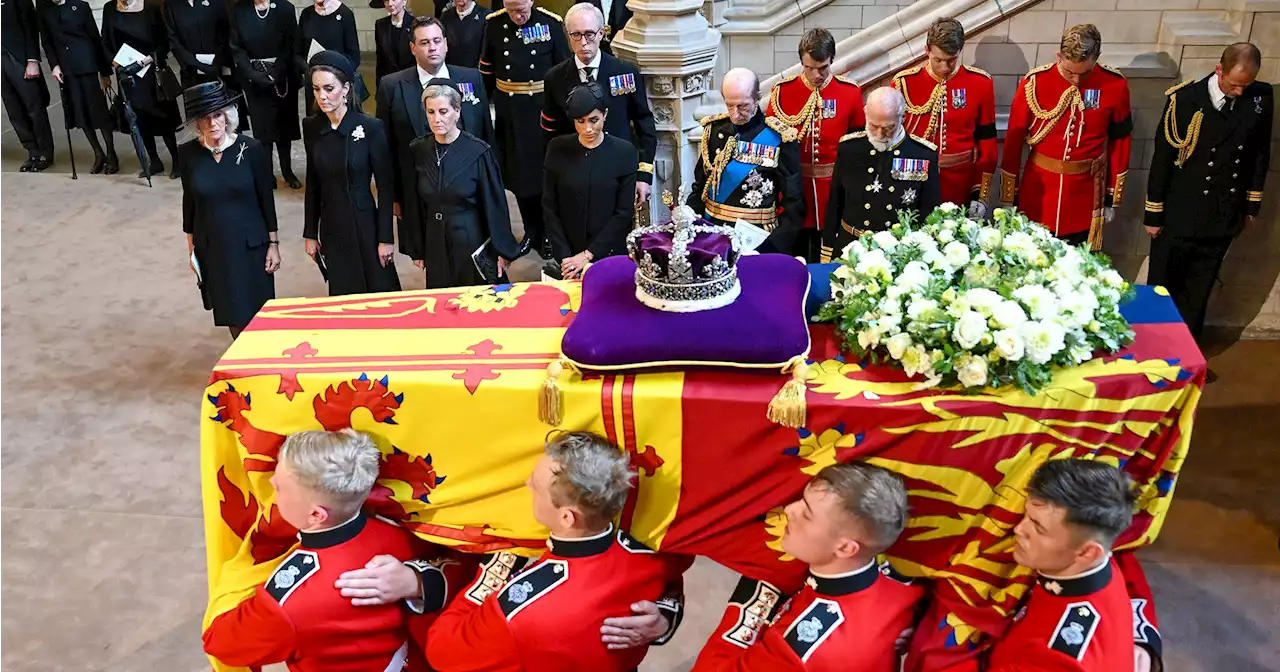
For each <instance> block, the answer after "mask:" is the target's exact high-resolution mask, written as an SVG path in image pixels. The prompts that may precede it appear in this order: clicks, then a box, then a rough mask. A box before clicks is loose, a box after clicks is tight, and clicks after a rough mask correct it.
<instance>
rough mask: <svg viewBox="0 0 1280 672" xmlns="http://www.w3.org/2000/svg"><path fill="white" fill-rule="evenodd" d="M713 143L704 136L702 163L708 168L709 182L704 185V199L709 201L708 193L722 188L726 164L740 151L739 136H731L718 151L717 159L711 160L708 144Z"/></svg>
mask: <svg viewBox="0 0 1280 672" xmlns="http://www.w3.org/2000/svg"><path fill="white" fill-rule="evenodd" d="M710 144H711V143H709V142H707V138H706V136H703V138H702V165H703V166H704V167H705V168H706V169H707V183H706V184H705V185H703V187H702V201H703V202H704V203H705V202H706V201H707V194H708V193H712V194H714V193H715V192H716V191H718V190H719V189H720V174H721V173H723V172H724V169H725V166H728V165H729V162H730V161H732V160H733V155H734V154H736V153H737V152H738V136H737V134H736V133H735V134H734V135H731V136H729V140H728V141H726V142H725V143H724V147H721V148H720V151H719V152H718V153H716V159H715V161H712V160H711V157H710V155H709V154H708V152H707V146H708V145H710Z"/></svg>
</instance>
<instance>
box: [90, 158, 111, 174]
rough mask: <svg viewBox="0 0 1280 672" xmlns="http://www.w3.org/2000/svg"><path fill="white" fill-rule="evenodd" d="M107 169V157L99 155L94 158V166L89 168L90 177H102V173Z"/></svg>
mask: <svg viewBox="0 0 1280 672" xmlns="http://www.w3.org/2000/svg"><path fill="white" fill-rule="evenodd" d="M106 169H107V155H106V154H98V155H96V156H94V157H93V166H92V167H91V168H89V174H90V175H101V174H102V171H104V170H106Z"/></svg>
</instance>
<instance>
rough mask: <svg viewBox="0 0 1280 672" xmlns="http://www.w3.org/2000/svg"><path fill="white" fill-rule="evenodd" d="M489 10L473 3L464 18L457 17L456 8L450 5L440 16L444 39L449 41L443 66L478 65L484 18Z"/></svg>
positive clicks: (482, 41) (482, 43)
mask: <svg viewBox="0 0 1280 672" xmlns="http://www.w3.org/2000/svg"><path fill="white" fill-rule="evenodd" d="M488 14H489V8H488V7H486V6H484V5H482V4H480V3H478V2H477V3H475V4H473V5H471V12H470V13H469V14H467V15H466V16H465V17H459V16H458V8H457V7H454V6H453V4H452V3H451V4H450V5H449V6H448V7H445V9H444V12H442V13H441V14H440V23H441V25H443V26H444V37H445V39H447V40H448V41H449V53H448V54H446V55H445V57H444V62H445V65H461V66H464V67H468V68H474V67H476V66H477V65H479V64H480V50H481V49H482V48H483V47H484V23H485V22H484V17H485V16H486V15H488Z"/></svg>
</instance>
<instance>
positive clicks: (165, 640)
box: [0, 108, 1280, 672]
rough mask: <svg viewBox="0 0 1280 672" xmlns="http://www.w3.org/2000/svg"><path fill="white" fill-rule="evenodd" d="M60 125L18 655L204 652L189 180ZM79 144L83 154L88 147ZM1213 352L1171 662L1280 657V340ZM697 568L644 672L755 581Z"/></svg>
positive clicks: (13, 313) (284, 286) (35, 253)
mask: <svg viewBox="0 0 1280 672" xmlns="http://www.w3.org/2000/svg"><path fill="white" fill-rule="evenodd" d="M53 116H54V117H55V120H57V119H60V117H61V115H60V113H59V112H57V110H56V108H55V113H54V115H53ZM6 124H7V121H6ZM55 137H57V138H58V145H59V148H60V149H62V150H63V151H62V154H60V155H59V157H58V159H57V161H58V163H57V165H56V166H55V167H54V168H53V169H52V170H51V171H50V172H48V173H45V174H42V175H24V174H20V173H17V172H14V171H16V167H17V164H18V163H19V162H20V161H21V159H22V158H23V156H24V155H23V153H22V151H21V149H20V148H19V147H17V143H16V141H15V138H14V137H13V135H12V132H6V133H4V135H3V144H2V145H0V147H2V148H3V152H2V153H0V171H3V177H2V178H0V180H2V183H0V239H2V240H3V251H2V255H3V256H2V258H0V292H2V294H3V299H4V301H3V305H2V307H0V317H2V318H3V326H2V329H0V344H2V349H3V353H2V355H3V356H2V369H0V381H2V387H3V389H2V392H3V399H4V401H5V403H4V405H3V410H2V415H0V426H2V428H3V429H2V432H3V433H2V440H3V448H2V452H0V467H2V473H0V525H2V527H3V530H2V532H0V538H2V541H3V561H4V563H3V568H2V570H0V571H2V575H3V580H2V587H0V600H2V601H3V603H5V604H7V605H8V609H6V610H4V611H3V616H2V620H3V651H2V654H0V667H2V668H3V670H4V671H5V672H28V671H32V672H34V671H40V672H54V671H58V670H112V671H113V672H114V671H123V672H135V671H136V672H141V671H144V670H157V671H164V672H196V671H198V670H204V669H207V665H206V663H205V660H204V658H203V656H202V654H201V651H200V645H199V635H200V618H201V614H202V612H203V609H204V602H205V597H206V586H205V579H204V549H203V541H202V538H201V521H200V492H199V480H198V477H197V469H198V465H199V456H198V452H199V445H198V436H197V422H196V416H195V414H196V412H197V402H198V399H199V395H200V394H201V391H202V390H203V388H204V384H205V382H206V380H207V376H208V371H209V368H210V367H211V366H212V365H213V363H214V362H215V361H216V360H217V359H218V357H219V355H220V354H221V353H222V351H223V350H224V349H225V348H226V346H227V344H228V342H229V339H228V336H227V334H226V332H225V331H224V330H219V329H215V328H213V327H212V325H211V321H210V318H209V315H208V314H207V313H205V312H204V311H202V310H200V304H199V299H198V298H197V294H196V289H195V287H194V283H193V282H192V279H191V276H190V272H189V271H188V269H187V264H186V259H185V257H186V255H185V247H184V246H183V241H182V235H181V232H180V202H181V201H180V199H181V192H180V188H179V186H178V183H177V182H173V181H169V180H167V179H163V178H161V179H157V180H156V183H155V186H154V188H150V189H148V188H147V187H146V185H145V184H144V183H142V182H141V181H139V180H138V179H136V178H134V177H132V176H131V175H132V173H133V172H134V171H136V170H137V164H136V160H134V159H132V158H130V157H129V153H128V152H124V153H123V154H122V156H123V157H124V166H123V172H122V174H120V175H116V176H111V177H104V176H92V175H87V174H81V176H80V179H79V180H78V181H75V182H73V181H71V180H70V179H69V177H70V174H69V165H68V161H67V157H66V154H65V140H64V139H62V138H63V137H64V136H63V135H61V130H60V129H59V130H57V131H56V134H55ZM77 141H78V142H81V143H82V142H83V140H82V139H79V138H77ZM121 144H123V143H122V142H121ZM77 156H78V157H79V158H80V161H81V164H80V167H81V168H82V169H83V168H84V167H85V166H86V165H87V159H88V157H89V156H90V154H89V152H88V149H87V147H85V146H82V145H77ZM299 163H300V162H299ZM277 202H278V207H279V218H280V226H281V239H282V240H284V241H286V245H285V247H284V250H283V254H284V267H283V268H282V269H281V271H280V273H279V276H278V280H277V292H278V295H280V296H299V295H320V294H322V293H323V292H324V287H323V285H322V284H321V281H320V278H319V276H318V275H317V274H316V273H315V271H314V270H313V268H312V267H311V264H309V263H303V261H304V258H303V253H302V246H301V244H300V243H299V242H298V238H299V237H300V233H301V226H302V198H301V193H300V192H293V191H290V190H288V189H285V188H282V189H281V191H279V192H277ZM524 266H525V269H524V271H523V274H524V275H525V277H529V275H531V271H532V266H533V264H532V263H530V262H525V264H524ZM411 270H413V269H412V267H411V266H410V265H409V264H407V263H404V260H401V265H400V271H401V279H402V282H403V283H404V286H405V287H406V288H418V287H421V286H422V284H423V281H422V277H421V276H420V275H418V274H417V273H416V272H410V271H411ZM1210 355H1211V356H1212V366H1213V367H1214V369H1215V370H1216V371H1217V372H1218V374H1219V375H1220V376H1221V379H1220V380H1219V381H1218V382H1217V383H1215V384H1213V385H1211V386H1210V387H1208V388H1207V390H1206V392H1205V395H1204V399H1203V402H1202V404H1201V410H1200V415H1199V418H1198V423H1197V426H1196V432H1195V439H1194V443H1193V449H1192V451H1191V455H1190V458H1189V460H1188V462H1187V464H1186V467H1185V469H1184V471H1183V477H1182V478H1181V480H1180V482H1179V487H1178V493H1177V500H1176V501H1175V503H1174V505H1173V508H1172V511H1171V513H1170V516H1169V518H1168V521H1167V523H1166V525H1165V527H1164V531H1163V534H1162V536H1161V538H1160V540H1159V542H1158V543H1156V544H1155V545H1154V546H1153V547H1152V548H1150V549H1147V550H1145V551H1143V553H1142V556H1143V558H1144V559H1145V561H1146V564H1147V569H1148V574H1149V577H1150V579H1151V580H1152V583H1153V585H1154V589H1155V592H1156V597H1157V600H1158V603H1159V608H1160V614H1161V617H1162V620H1163V625H1164V633H1165V641H1166V643H1167V648H1168V658H1167V660H1168V668H1167V669H1169V670H1170V671H1171V672H1219V671H1222V672H1262V671H1264V670H1280V626H1278V625H1277V624H1280V551H1277V544H1276V542H1277V533H1278V531H1280V497H1278V496H1277V488H1276V485H1275V484H1276V483H1277V482H1278V481H1280V459H1277V458H1278V457H1280V441H1278V440H1277V439H1276V438H1275V437H1276V433H1275V431H1274V430H1273V427H1272V425H1271V424H1270V422H1271V421H1272V420H1274V419H1275V418H1277V417H1280V388H1278V387H1277V385H1276V382H1275V381H1276V373H1275V370H1276V366H1277V364H1280V342H1262V341H1242V342H1231V341H1224V342H1223V343H1221V344H1217V345H1215V346H1213V347H1212V348H1211V350H1210ZM1273 414H1274V415H1273ZM692 571H693V573H692V574H691V575H690V577H689V580H688V584H687V585H688V586H689V603H690V613H689V617H688V618H687V619H686V623H685V626H684V630H683V631H682V634H681V635H680V637H679V638H678V639H677V640H676V642H674V643H673V644H672V645H670V646H668V647H665V648H661V649H655V650H654V651H653V652H652V653H651V655H650V656H649V660H648V661H647V662H646V664H645V666H644V668H643V669H645V670H687V669H688V668H689V666H690V664H691V662H692V660H693V658H694V656H696V654H697V650H698V647H699V646H700V644H701V643H702V642H703V641H704V640H705V638H706V636H707V635H708V634H709V632H710V630H711V628H712V627H714V624H715V622H716V620H717V619H718V617H719V614H720V611H721V609H722V607H723V604H724V601H725V599H726V598H727V596H728V594H729V592H730V590H731V588H732V585H733V582H734V580H735V577H734V576H732V575H731V574H730V573H729V572H727V571H726V570H724V569H722V568H720V567H718V566H716V565H714V564H713V563H710V562H700V563H699V564H698V565H696V566H695V568H694V569H693V570H692ZM1268 624H1270V625H1268Z"/></svg>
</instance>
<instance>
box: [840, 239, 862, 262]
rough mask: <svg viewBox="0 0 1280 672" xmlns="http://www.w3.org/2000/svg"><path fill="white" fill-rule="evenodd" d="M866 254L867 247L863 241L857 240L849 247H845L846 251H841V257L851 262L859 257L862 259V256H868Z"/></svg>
mask: <svg viewBox="0 0 1280 672" xmlns="http://www.w3.org/2000/svg"><path fill="white" fill-rule="evenodd" d="M866 252H867V246H866V245H863V244H862V240H861V239H859V238H855V239H854V241H853V242H852V243H849V244H848V245H845V246H844V249H843V250H841V251H840V256H842V257H844V258H845V259H847V260H849V261H854V260H856V259H857V258H858V257H861V256H862V255H864V254H866Z"/></svg>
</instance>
